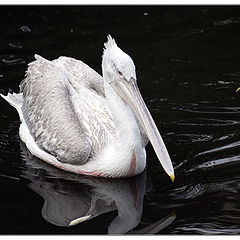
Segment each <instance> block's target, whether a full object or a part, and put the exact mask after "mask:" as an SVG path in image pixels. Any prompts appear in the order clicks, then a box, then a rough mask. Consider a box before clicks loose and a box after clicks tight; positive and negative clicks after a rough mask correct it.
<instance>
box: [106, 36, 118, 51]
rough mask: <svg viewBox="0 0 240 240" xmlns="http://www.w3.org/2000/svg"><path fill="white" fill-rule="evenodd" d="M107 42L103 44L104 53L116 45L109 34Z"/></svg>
mask: <svg viewBox="0 0 240 240" xmlns="http://www.w3.org/2000/svg"><path fill="white" fill-rule="evenodd" d="M107 40H108V41H107V42H105V43H104V47H105V49H104V51H106V50H108V49H110V48H112V47H117V44H116V42H115V40H114V38H112V37H111V35H110V34H108V36H107Z"/></svg>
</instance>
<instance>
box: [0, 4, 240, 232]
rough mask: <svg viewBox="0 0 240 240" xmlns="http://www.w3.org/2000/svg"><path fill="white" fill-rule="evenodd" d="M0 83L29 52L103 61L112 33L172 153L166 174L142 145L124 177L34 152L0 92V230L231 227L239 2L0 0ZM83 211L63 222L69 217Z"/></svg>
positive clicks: (239, 164)
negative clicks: (136, 166)
mask: <svg viewBox="0 0 240 240" xmlns="http://www.w3.org/2000/svg"><path fill="white" fill-rule="evenodd" d="M0 18H1V23H2V24H1V25H0V30H1V33H2V34H1V35H0V42H1V45H0V89H1V91H2V92H4V91H5V93H6V92H7V91H8V90H9V89H10V91H15V92H18V85H19V83H20V81H21V80H22V79H23V77H24V74H25V70H26V68H27V64H28V63H29V62H31V61H33V60H34V54H35V53H37V54H40V55H42V56H43V57H45V58H47V59H54V58H57V57H59V56H61V55H65V56H70V57H74V58H77V59H81V60H82V61H84V62H86V63H87V64H88V65H89V66H91V67H92V68H94V69H95V70H96V71H98V72H99V73H101V55H102V49H103V43H104V42H105V41H106V36H107V34H108V33H110V34H111V35H112V36H113V37H114V38H116V41H117V43H118V45H119V46H120V47H121V48H122V49H123V50H124V51H126V52H127V53H128V54H129V55H130V56H131V57H132V58H133V60H134V62H135V65H136V69H137V77H138V84H139V88H140V90H141V92H142V95H143V97H144V99H145V101H146V104H147V106H148V107H149V109H150V111H151V113H152V115H153V118H154V119H155V121H156V124H157V126H158V128H159V130H160V132H161V134H162V137H163V139H164V141H165V143H166V146H167V148H168V150H169V154H170V156H171V159H172V162H173V165H174V168H175V174H176V180H175V182H174V183H171V181H170V180H169V178H168V177H167V176H166V174H165V173H164V171H163V170H162V168H161V166H160V164H159V162H158V160H157V157H156V156H155V154H154V151H153V149H152V147H151V146H150V145H148V146H147V156H148V157H147V169H146V171H145V172H144V173H143V174H141V175H140V176H137V177H134V178H130V179H117V180H114V179H112V180H111V179H101V178H91V177H83V176H78V175H75V174H70V173H66V172H63V171H61V170H58V169H56V168H54V167H51V166H49V165H47V164H45V163H44V162H42V161H41V160H39V159H37V158H35V157H33V156H31V155H30V154H29V152H28V151H27V150H26V147H25V145H24V144H22V143H21V141H20V140H19V136H18V128H19V123H20V122H19V119H18V115H17V113H16V111H15V110H14V109H13V108H12V107H11V106H10V105H8V104H7V103H5V102H4V101H3V100H0V108H1V112H0V121H1V124H0V153H1V154H0V188H1V200H0V202H1V204H0V210H1V220H0V233H2V234H3V233H18V234H19V233H48V234H50V233H55V234H56V233H72V234H86V233H87V234H96V233H97V234H107V233H112V234H115V233H129V234H142V233H158V234H238V233H239V232H240V230H239V229H240V171H239V169H240V148H239V146H240V132H239V126H240V96H239V93H236V92H235V90H236V89H237V88H238V87H239V85H240V54H239V50H240V42H239V39H240V30H239V29H240V8H239V7H227V6H224V7H210V6H208V7H204V6H201V7H167V6H158V7H148V6H139V7H136V6H135V7H109V6H105V7H101V6H97V7H86V6H85V7H83V6H70V7H66V6H61V7H51V6H47V7H36V6H35V7H27V6H24V7H7V6H0ZM81 216H89V217H88V220H86V221H85V222H82V223H80V224H78V225H76V226H73V227H67V226H68V224H69V223H70V222H71V221H72V220H73V219H75V218H78V217H81Z"/></svg>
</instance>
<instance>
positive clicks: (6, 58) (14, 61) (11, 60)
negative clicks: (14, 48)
mask: <svg viewBox="0 0 240 240" xmlns="http://www.w3.org/2000/svg"><path fill="white" fill-rule="evenodd" d="M0 61H2V62H3V63H4V64H5V65H7V66H11V65H20V64H25V63H26V62H25V61H24V60H23V59H22V58H17V57H16V56H15V55H14V54H4V55H0Z"/></svg>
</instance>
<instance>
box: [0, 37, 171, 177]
mask: <svg viewBox="0 0 240 240" xmlns="http://www.w3.org/2000/svg"><path fill="white" fill-rule="evenodd" d="M35 58H36V61H34V62H32V63H30V64H29V68H28V70H27V73H26V78H25V79H24V80H23V81H22V83H21V84H20V93H19V94H16V93H13V94H10V93H8V95H7V96H3V95H1V96H2V97H3V98H4V99H5V100H6V101H8V102H9V103H10V104H11V105H12V106H13V107H15V108H16V109H17V111H18V114H19V117H20V120H21V125H20V130H19V133H20V138H21V139H22V141H23V142H24V143H25V144H26V146H27V148H28V149H29V151H30V152H31V153H32V154H33V155H35V156H37V157H38V158H40V159H42V160H44V161H46V162H48V163H50V164H52V165H54V166H56V167H59V168H61V169H63V170H66V171H71V172H75V173H80V174H88V175H95V176H103V177H127V176H133V175H136V174H139V173H141V172H142V171H143V170H144V168H145V165H146V152H145V145H146V144H147V142H148V139H149V140H150V141H151V143H152V145H153V147H154V150H155V152H156V154H157V156H158V158H159V160H160V162H161V164H162V165H163V168H164V170H165V171H166V172H167V174H168V175H169V176H170V177H171V178H172V180H173V179H174V171H173V167H172V164H171V160H170V158H169V155H168V153H167V150H166V147H165V145H164V143H163V141H162V138H161V136H160V134H159V132H158V130H157V128H156V125H155V123H154V121H153V120H152V117H151V115H150V113H149V111H148V109H147V107H146V105H145V103H144V101H143V99H142V97H141V94H140V92H139V90H138V88H137V84H136V73H135V66H134V63H133V61H132V59H131V58H130V56H129V55H127V54H126V53H124V52H123V51H122V50H121V49H120V48H119V47H118V46H117V44H116V43H115V40H114V39H112V38H111V36H108V42H107V43H105V49H104V53H103V62H102V70H103V77H101V76H100V75H99V74H98V73H96V72H95V71H94V70H93V69H91V68H90V67H89V66H87V65H86V64H84V63H83V62H81V61H79V60H76V59H73V58H69V57H60V58H58V59H56V60H53V61H48V60H46V59H44V58H42V57H40V56H38V55H35Z"/></svg>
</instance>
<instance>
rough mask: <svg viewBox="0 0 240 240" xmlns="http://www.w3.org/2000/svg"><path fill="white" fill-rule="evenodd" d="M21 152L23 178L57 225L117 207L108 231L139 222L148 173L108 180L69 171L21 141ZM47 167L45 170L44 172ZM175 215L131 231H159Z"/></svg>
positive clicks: (121, 230)
mask: <svg viewBox="0 0 240 240" xmlns="http://www.w3.org/2000/svg"><path fill="white" fill-rule="evenodd" d="M21 155H22V158H23V160H24V161H25V162H26V166H27V168H26V170H24V173H23V177H24V178H27V179H28V180H30V181H31V183H30V184H29V187H30V188H31V189H32V190H34V191H35V192H37V193H38V194H39V195H40V196H42V197H43V198H44V205H43V208H42V216H43V218H44V219H45V220H46V221H48V222H50V223H52V224H54V225H57V226H64V227H67V226H69V224H70V223H72V224H71V225H75V224H76V223H78V222H79V223H80V222H83V221H86V220H90V219H91V218H95V217H97V216H99V215H101V214H104V213H108V212H111V211H115V210H117V212H118V215H117V217H115V218H114V219H113V221H112V222H111V223H110V225H109V227H108V233H110V234H119V233H127V232H129V231H130V230H132V229H134V228H135V227H136V226H138V224H139V223H140V220H141V216H142V211H143V197H144V194H145V188H146V172H144V173H143V174H141V175H139V176H136V177H133V178H126V179H105V178H96V177H89V176H81V175H76V174H71V173H66V172H64V171H61V170H59V169H56V168H54V167H52V166H49V165H47V164H45V163H44V162H43V161H41V160H39V159H37V158H36V157H34V156H32V155H31V154H29V152H28V151H27V149H26V147H25V145H24V144H23V143H22V142H21ZM44 170H45V171H44ZM174 219H175V214H174V213H172V214H170V215H167V216H166V217H164V218H163V219H160V220H159V221H157V222H155V223H154V224H152V225H149V226H148V227H146V228H144V229H142V230H138V231H135V232H132V233H156V232H159V231H160V230H162V229H163V228H165V227H167V226H168V225H169V224H171V223H172V221H173V220H174Z"/></svg>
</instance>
